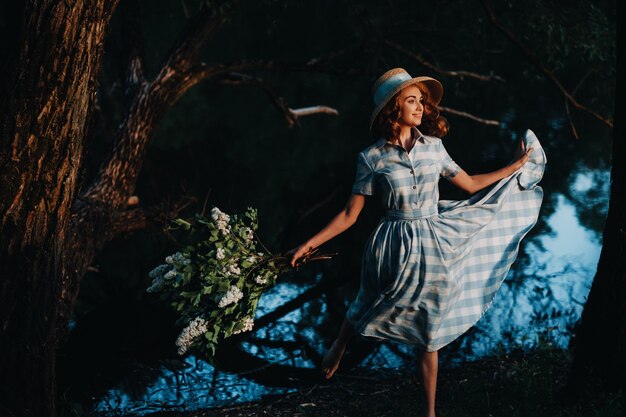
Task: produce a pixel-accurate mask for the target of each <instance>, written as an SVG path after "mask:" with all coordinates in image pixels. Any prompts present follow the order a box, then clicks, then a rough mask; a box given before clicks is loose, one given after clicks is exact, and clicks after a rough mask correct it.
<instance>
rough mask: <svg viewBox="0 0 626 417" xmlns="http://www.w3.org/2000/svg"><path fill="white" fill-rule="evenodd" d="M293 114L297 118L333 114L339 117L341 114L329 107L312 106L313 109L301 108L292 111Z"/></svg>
mask: <svg viewBox="0 0 626 417" xmlns="http://www.w3.org/2000/svg"><path fill="white" fill-rule="evenodd" d="M291 112H292V113H293V114H295V115H296V117H301V116H310V115H311V114H319V113H324V114H332V115H333V116H339V112H338V111H337V109H333V108H332V107H328V106H311V107H301V108H299V109H291Z"/></svg>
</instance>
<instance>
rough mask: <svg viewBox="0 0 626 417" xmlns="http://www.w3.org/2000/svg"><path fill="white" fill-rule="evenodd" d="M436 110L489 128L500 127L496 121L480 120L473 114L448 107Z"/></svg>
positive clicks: (440, 107)
mask: <svg viewBox="0 0 626 417" xmlns="http://www.w3.org/2000/svg"><path fill="white" fill-rule="evenodd" d="M438 108H439V110H441V111H443V112H445V113H450V114H454V115H455V116H460V117H465V118H466V119H470V120H473V121H475V122H478V123H482V124H485V125H489V126H500V122H499V121H497V120H490V119H482V118H480V117H478V116H474V115H473V114H470V113H467V112H464V111H460V110H455V109H452V108H450V107H444V106H438Z"/></svg>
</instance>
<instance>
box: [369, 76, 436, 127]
mask: <svg viewBox="0 0 626 417" xmlns="http://www.w3.org/2000/svg"><path fill="white" fill-rule="evenodd" d="M417 83H422V85H423V86H424V87H426V89H427V90H428V95H429V97H430V101H431V102H432V103H433V105H435V106H436V105H438V104H439V102H440V101H441V97H442V96H443V86H442V85H441V83H440V82H439V81H437V80H435V79H434V78H431V77H425V76H423V77H415V78H412V77H411V76H410V75H409V73H408V72H406V71H405V70H404V69H403V68H394V69H391V70H389V71H387V72H386V73H384V74H383V75H381V76H380V77H379V78H378V79H377V80H376V82H375V83H374V87H372V95H373V96H374V105H375V106H376V107H374V111H373V112H372V117H370V130H372V125H373V124H374V120H375V119H376V116H378V113H380V111H381V110H382V109H383V107H385V104H387V102H388V101H389V100H391V98H392V97H393V96H394V95H395V94H396V93H397V92H398V91H400V90H402V89H403V88H405V87H408V86H410V85H413V84H417Z"/></svg>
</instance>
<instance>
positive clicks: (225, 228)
mask: <svg viewBox="0 0 626 417" xmlns="http://www.w3.org/2000/svg"><path fill="white" fill-rule="evenodd" d="M211 218H212V219H213V221H214V222H215V225H216V226H217V229H218V230H219V231H220V232H221V233H222V235H224V236H226V235H227V234H229V233H230V226H229V225H228V222H230V216H229V215H228V214H226V213H223V212H222V211H220V209H218V208H217V207H213V210H211Z"/></svg>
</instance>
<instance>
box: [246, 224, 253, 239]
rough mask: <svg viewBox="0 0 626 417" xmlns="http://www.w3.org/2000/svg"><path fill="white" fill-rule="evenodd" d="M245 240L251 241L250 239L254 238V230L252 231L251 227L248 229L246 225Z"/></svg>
mask: <svg viewBox="0 0 626 417" xmlns="http://www.w3.org/2000/svg"><path fill="white" fill-rule="evenodd" d="M245 230H246V242H248V243H250V242H252V239H254V232H252V229H250V228H249V227H246V229H245Z"/></svg>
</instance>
